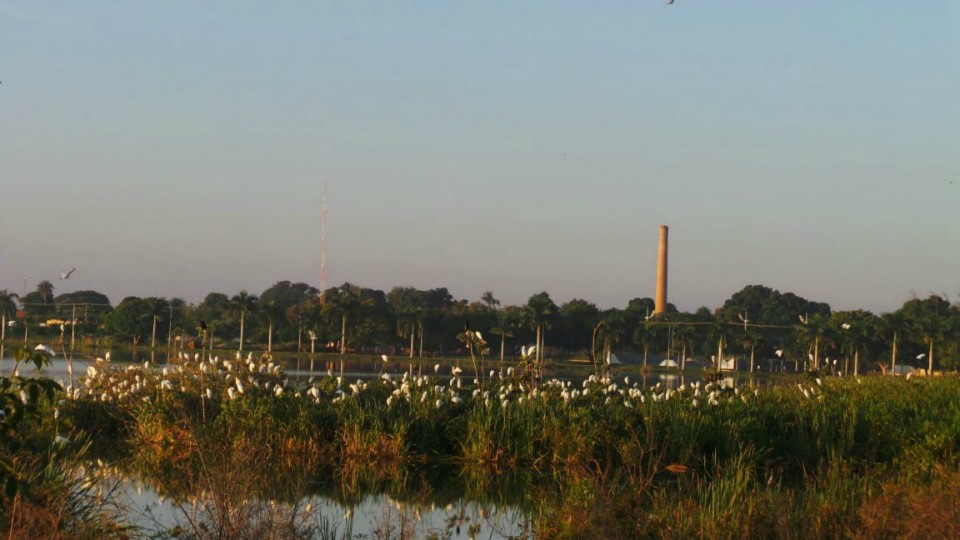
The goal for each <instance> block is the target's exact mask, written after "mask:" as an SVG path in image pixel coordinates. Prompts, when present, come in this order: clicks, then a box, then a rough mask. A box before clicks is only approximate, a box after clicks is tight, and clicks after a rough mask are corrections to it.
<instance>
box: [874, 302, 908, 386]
mask: <svg viewBox="0 0 960 540" xmlns="http://www.w3.org/2000/svg"><path fill="white" fill-rule="evenodd" d="M906 329H907V321H906V319H905V318H904V316H903V314H902V313H901V312H899V311H895V312H893V313H884V314H883V322H882V324H881V325H880V328H879V330H880V332H881V333H882V334H883V335H885V336H889V335H891V334H892V335H893V340H892V343H891V346H890V374H891V375H896V374H897V340H898V339H899V338H902V336H903V334H904V331H905V330H906ZM881 367H882V366H881Z"/></svg>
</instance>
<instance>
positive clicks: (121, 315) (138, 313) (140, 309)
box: [104, 296, 153, 346]
mask: <svg viewBox="0 0 960 540" xmlns="http://www.w3.org/2000/svg"><path fill="white" fill-rule="evenodd" d="M152 324H153V312H152V310H151V307H150V305H149V304H148V303H147V302H145V301H144V300H143V299H142V298H138V297H136V296H128V297H126V298H124V299H123V301H121V302H120V304H119V305H117V307H116V309H114V310H113V311H112V312H110V314H109V315H107V316H106V319H105V320H104V325H105V326H106V330H107V333H109V334H110V335H112V336H115V337H122V338H127V339H130V341H131V342H132V343H133V345H134V346H136V345H137V344H138V343H140V339H141V338H142V337H143V336H144V335H147V334H149V333H150V328H151V326H152Z"/></svg>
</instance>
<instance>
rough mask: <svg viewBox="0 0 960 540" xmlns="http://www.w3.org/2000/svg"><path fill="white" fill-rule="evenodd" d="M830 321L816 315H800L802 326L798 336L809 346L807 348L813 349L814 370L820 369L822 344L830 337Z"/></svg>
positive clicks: (799, 328)
mask: <svg viewBox="0 0 960 540" xmlns="http://www.w3.org/2000/svg"><path fill="white" fill-rule="evenodd" d="M828 323H829V320H828V319H827V318H826V317H824V316H823V315H820V314H819V313H815V314H813V315H812V316H811V315H800V326H799V327H798V329H797V330H798V334H799V338H800V341H801V342H802V343H805V344H806V345H807V348H808V349H810V348H812V349H813V369H814V370H818V369H820V344H821V343H822V342H823V339H824V338H825V337H828V336H829V335H830V326H829V324H828Z"/></svg>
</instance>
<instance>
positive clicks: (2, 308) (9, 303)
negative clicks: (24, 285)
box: [0, 289, 20, 341]
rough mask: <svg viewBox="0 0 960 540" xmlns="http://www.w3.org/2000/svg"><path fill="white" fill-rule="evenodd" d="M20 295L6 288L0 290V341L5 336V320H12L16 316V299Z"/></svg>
mask: <svg viewBox="0 0 960 540" xmlns="http://www.w3.org/2000/svg"><path fill="white" fill-rule="evenodd" d="M19 298H20V297H19V296H18V295H17V293H12V292H9V291H7V290H6V289H3V290H0V319H2V323H0V324H2V326H0V341H3V340H5V339H6V338H7V320H14V319H15V318H16V316H17V300H18V299H19Z"/></svg>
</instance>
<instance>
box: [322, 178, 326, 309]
mask: <svg viewBox="0 0 960 540" xmlns="http://www.w3.org/2000/svg"><path fill="white" fill-rule="evenodd" d="M321 227H322V228H321V232H320V305H321V306H322V305H324V304H326V302H327V182H326V180H324V182H323V218H322V226H321Z"/></svg>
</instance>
